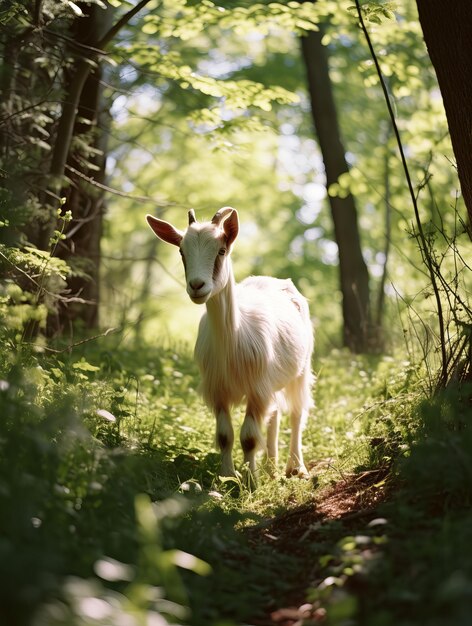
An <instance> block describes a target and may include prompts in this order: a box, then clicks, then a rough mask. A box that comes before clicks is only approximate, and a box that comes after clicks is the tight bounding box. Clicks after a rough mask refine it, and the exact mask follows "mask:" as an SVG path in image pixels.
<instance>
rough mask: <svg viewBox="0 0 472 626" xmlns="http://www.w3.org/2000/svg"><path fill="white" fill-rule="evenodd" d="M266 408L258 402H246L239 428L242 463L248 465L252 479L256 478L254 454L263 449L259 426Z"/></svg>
mask: <svg viewBox="0 0 472 626" xmlns="http://www.w3.org/2000/svg"><path fill="white" fill-rule="evenodd" d="M265 412H266V407H262V406H261V405H260V403H259V402H251V401H249V402H248V405H247V408H246V415H245V417H244V422H243V425H242V427H241V434H240V438H241V447H242V449H243V452H244V463H245V464H246V463H247V464H248V466H249V471H250V473H251V474H252V476H253V477H255V476H256V453H257V451H258V450H260V449H261V448H263V447H264V439H263V436H262V431H261V425H262V420H263V416H264V415H265Z"/></svg>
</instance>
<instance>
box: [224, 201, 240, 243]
mask: <svg viewBox="0 0 472 626" xmlns="http://www.w3.org/2000/svg"><path fill="white" fill-rule="evenodd" d="M223 230H224V233H225V235H226V243H227V245H228V246H230V245H231V244H232V243H233V241H234V240H235V239H236V237H237V236H238V232H239V218H238V212H237V211H236V209H233V210H232V211H231V213H230V214H229V215H228V217H227V218H226V219H225V221H224V222H223Z"/></svg>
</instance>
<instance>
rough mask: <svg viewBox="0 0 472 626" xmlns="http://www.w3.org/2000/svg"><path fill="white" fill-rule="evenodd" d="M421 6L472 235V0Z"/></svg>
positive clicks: (431, 0) (422, 0)
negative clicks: (471, 0)
mask: <svg viewBox="0 0 472 626" xmlns="http://www.w3.org/2000/svg"><path fill="white" fill-rule="evenodd" d="M417 5H418V13H419V18H420V23H421V28H422V29H423V35H424V39H425V42H426V46H427V48H428V52H429V56H430V58H431V61H432V63H433V66H434V69H435V71H436V75H437V78H438V83H439V88H440V89H441V94H442V97H443V102H444V108H445V110H446V116H447V122H448V126H449V133H450V135H451V141H452V147H453V149H454V154H455V157H456V161H457V171H458V174H459V182H460V185H461V189H462V195H463V197H464V202H465V205H466V207H467V213H468V216H469V233H470V234H471V236H472V230H471V225H472V159H471V155H472V54H471V45H472V44H471V42H472V5H471V2H470V0H454V2H445V1H444V0H417Z"/></svg>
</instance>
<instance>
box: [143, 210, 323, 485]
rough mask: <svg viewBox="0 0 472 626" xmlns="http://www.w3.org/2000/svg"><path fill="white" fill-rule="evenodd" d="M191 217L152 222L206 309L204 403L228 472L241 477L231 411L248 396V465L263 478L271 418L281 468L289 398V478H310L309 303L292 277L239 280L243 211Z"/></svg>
mask: <svg viewBox="0 0 472 626" xmlns="http://www.w3.org/2000/svg"><path fill="white" fill-rule="evenodd" d="M188 217H189V225H188V228H187V230H186V231H180V230H177V229H176V228H174V226H172V225H171V224H169V223H168V222H165V221H163V220H161V219H158V218H156V217H153V216H152V215H147V221H148V224H149V226H150V227H151V228H152V230H153V231H154V233H155V234H156V235H157V236H158V237H159V238H160V239H162V240H163V241H166V242H168V243H171V244H174V245H175V246H178V247H179V250H180V254H181V255H182V261H183V264H184V267H185V275H186V281H187V293H188V295H189V296H190V299H191V300H192V301H193V302H195V303H196V304H204V303H205V304H206V313H205V314H204V315H203V317H202V319H201V322H200V327H199V331H198V338H197V343H196V346H195V358H196V361H197V363H198V365H199V368H200V371H201V376H202V384H201V391H202V394H203V398H204V400H205V402H206V403H207V404H208V406H209V407H210V409H211V410H212V411H213V413H214V414H215V417H216V424H217V432H216V440H217V444H218V446H219V448H220V450H221V455H222V467H221V473H222V475H223V476H234V475H235V470H234V465H233V458H232V449H233V442H234V432H233V426H232V423H231V414H230V411H231V409H232V408H233V407H234V406H236V405H238V404H240V403H241V402H242V400H243V399H245V400H246V403H247V408H246V415H245V418H244V422H243V425H242V428H241V434H240V439H241V445H242V448H243V451H244V462H245V463H248V464H249V469H250V471H251V474H252V475H255V472H256V452H257V450H258V449H260V448H263V447H264V441H263V437H262V432H261V425H262V423H263V421H264V419H265V418H267V419H268V426H267V456H268V459H269V463H270V464H271V466H272V467H271V469H275V468H276V466H277V456H278V452H277V445H278V432H279V411H278V409H277V404H278V403H277V402H276V396H277V400H279V401H280V400H281V399H283V398H285V401H286V402H285V403H286V405H288V409H289V411H290V419H291V428H292V430H291V439H290V452H289V458H288V462H287V466H286V474H287V476H292V475H298V476H300V477H307V476H308V472H307V469H306V467H305V464H304V462H303V454H302V439H301V436H302V429H303V426H304V423H305V421H306V417H307V414H308V410H309V408H310V406H311V405H312V400H311V387H312V384H313V381H314V377H313V375H312V371H311V354H312V350H313V329H312V325H311V321H310V315H309V311H308V304H307V301H306V300H305V298H304V297H303V296H302V295H301V294H300V292H299V291H298V290H297V289H296V288H295V286H294V284H293V283H292V281H291V280H290V279H288V280H280V279H277V278H270V277H268V276H252V277H249V278H246V279H245V280H244V281H243V282H242V283H240V284H238V285H237V284H236V283H235V280H234V276H233V270H232V267H231V260H230V256H229V255H230V252H231V247H232V245H233V242H234V240H235V239H236V236H237V234H238V230H239V221H238V213H237V211H236V210H235V209H232V208H230V207H224V208H223V209H220V210H219V211H218V212H217V213H216V214H215V216H214V217H213V219H212V220H211V222H204V223H198V222H197V221H196V219H195V214H194V212H193V210H190V211H189V213H188ZM279 392H281V393H279Z"/></svg>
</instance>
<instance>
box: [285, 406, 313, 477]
mask: <svg viewBox="0 0 472 626" xmlns="http://www.w3.org/2000/svg"><path fill="white" fill-rule="evenodd" d="M307 414H308V411H306V410H305V409H303V410H302V411H301V412H299V411H292V412H291V413H290V424H291V427H292V430H291V433H290V452H289V456H288V461H287V467H286V469H285V475H286V476H298V477H299V478H308V476H309V474H308V470H307V468H306V467H305V463H304V461H303V452H302V431H303V425H304V423H305V421H306V417H307Z"/></svg>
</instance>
